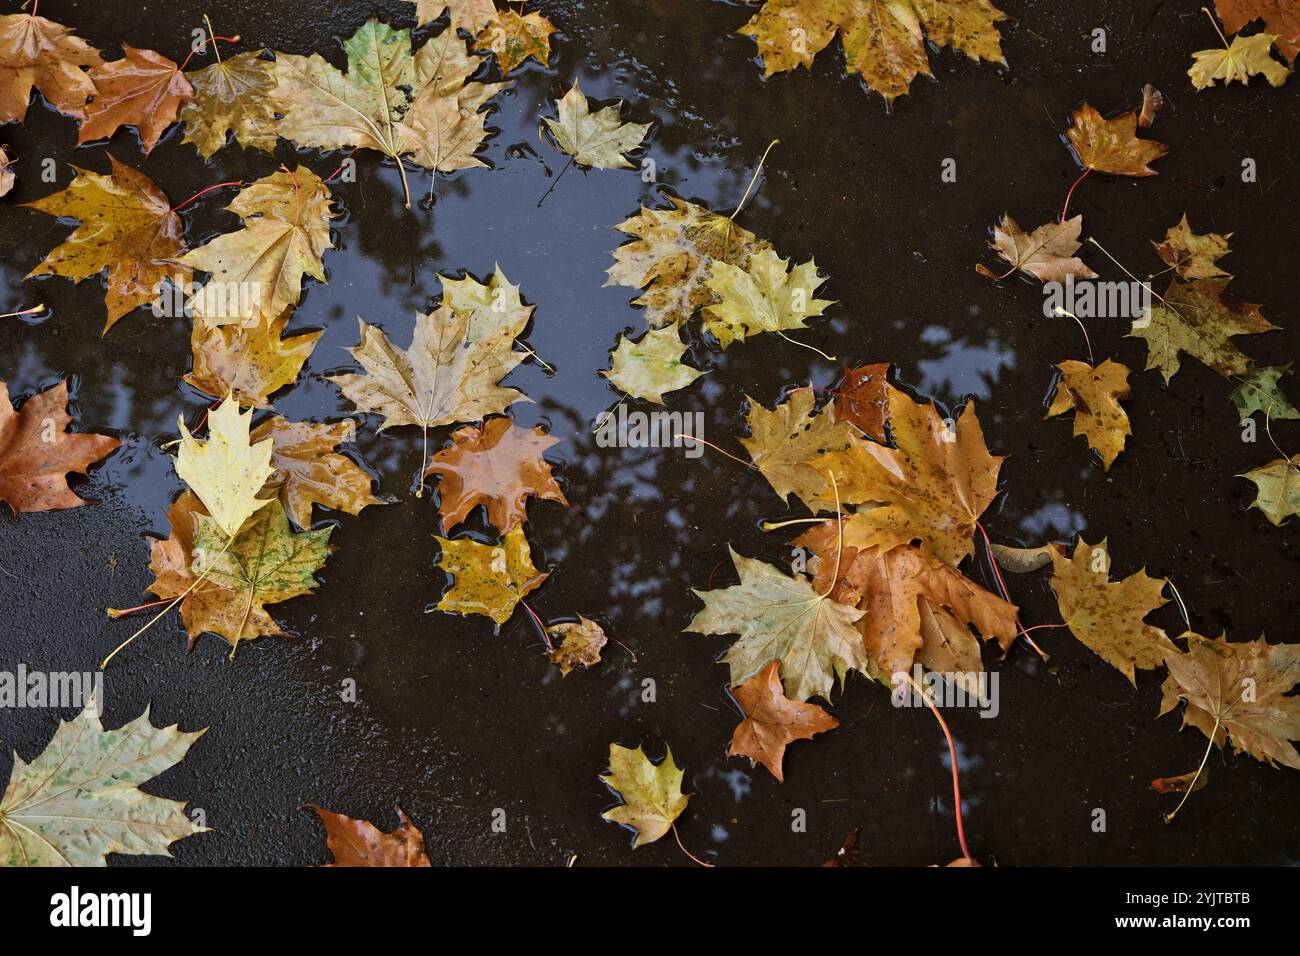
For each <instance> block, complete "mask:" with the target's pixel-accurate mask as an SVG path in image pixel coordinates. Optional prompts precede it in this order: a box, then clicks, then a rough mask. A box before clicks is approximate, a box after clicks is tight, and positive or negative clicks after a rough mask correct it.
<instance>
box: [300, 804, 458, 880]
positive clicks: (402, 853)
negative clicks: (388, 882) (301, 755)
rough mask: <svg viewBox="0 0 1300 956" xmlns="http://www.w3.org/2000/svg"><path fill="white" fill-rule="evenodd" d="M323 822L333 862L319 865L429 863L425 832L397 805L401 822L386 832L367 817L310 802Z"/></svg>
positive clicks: (426, 864) (407, 864) (421, 864)
mask: <svg viewBox="0 0 1300 956" xmlns="http://www.w3.org/2000/svg"><path fill="white" fill-rule="evenodd" d="M309 806H310V807H311V809H313V810H315V811H316V813H317V815H319V816H320V818H321V822H322V823H324V824H325V845H326V846H327V847H328V848H329V851H330V852H331V853H333V854H334V862H333V863H323V864H321V865H322V866H349V867H351V866H431V865H432V864H430V863H429V857H428V855H427V854H426V853H425V852H424V834H423V833H421V832H420V831H419V830H418V829H417V828H416V826H415V824H414V823H412V822H411V818H410V817H408V816H407V815H406V814H405V813H403V812H402V808H401V807H398V808H397V817H398V819H400V820H401V821H402V822H401V825H400V826H399V827H398V828H397V829H396V830H393V831H392V832H390V833H385V832H384V831H382V830H380V829H379V828H378V827H377V826H375V825H374V824H373V823H371V822H370V821H368V820H355V819H353V818H352V817H347V816H344V815H343V814H341V813H334V812H333V811H330V810H326V809H325V808H324V807H318V806H314V805H311V804H309Z"/></svg>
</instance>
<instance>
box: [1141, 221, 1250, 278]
mask: <svg viewBox="0 0 1300 956" xmlns="http://www.w3.org/2000/svg"><path fill="white" fill-rule="evenodd" d="M1231 238H1232V233H1228V234H1227V235H1220V234H1219V233H1217V232H1207V233H1196V232H1192V227H1191V226H1190V225H1188V222H1187V213H1183V218H1182V219H1180V220H1178V225H1176V226H1172V227H1170V229H1169V230H1168V231H1167V232H1166V233H1165V238H1164V239H1163V240H1162V241H1160V242H1154V241H1153V242H1152V243H1151V244H1152V245H1153V246H1155V247H1156V254H1157V255H1158V256H1160V258H1161V259H1162V260H1163V261H1164V263H1165V264H1166V265H1169V266H1172V267H1173V269H1174V271H1175V272H1177V273H1178V274H1179V275H1180V276H1182V277H1183V278H1184V279H1218V278H1221V277H1224V278H1230V273H1227V272H1224V271H1223V269H1221V268H1220V267H1219V262H1218V260H1219V259H1221V258H1223V257H1224V256H1226V255H1227V254H1228V253H1229V251H1231V250H1229V248H1228V240H1229V239H1231Z"/></svg>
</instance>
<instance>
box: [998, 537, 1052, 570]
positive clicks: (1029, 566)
mask: <svg viewBox="0 0 1300 956" xmlns="http://www.w3.org/2000/svg"><path fill="white" fill-rule="evenodd" d="M1059 549H1060V546H1059V545H1054V544H1044V545H1042V546H1040V547H1037V548H1014V547H1011V546H1010V545H1005V544H994V545H993V556H994V557H995V558H996V559H997V562H998V566H999V567H1000V568H1002V570H1003V571H1010V572H1011V573H1012V574H1028V573H1029V572H1030V571H1037V570H1038V569H1039V568H1041V567H1045V566H1046V565H1049V564H1051V563H1052V556H1053V555H1054V554H1056V553H1057V552H1058V551H1059Z"/></svg>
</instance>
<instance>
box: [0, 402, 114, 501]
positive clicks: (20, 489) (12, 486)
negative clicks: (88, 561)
mask: <svg viewBox="0 0 1300 956" xmlns="http://www.w3.org/2000/svg"><path fill="white" fill-rule="evenodd" d="M71 422H72V416H71V415H69V414H68V381H67V379H64V380H63V381H61V382H59V384H58V385H55V386H53V387H52V388H48V389H46V390H45V391H43V392H37V393H36V394H35V395H33V396H32V397H31V398H29V399H27V401H25V402H23V404H22V407H21V408H19V409H18V411H14V407H13V405H12V404H11V403H10V401H9V387H8V386H7V385H6V384H5V383H4V382H2V381H0V501H3V502H5V503H6V504H8V505H9V507H10V508H12V509H13V510H14V512H15V513H17V512H20V511H52V510H54V509H57V508H76V507H78V506H80V505H84V504H86V502H85V501H84V500H83V499H82V498H79V497H78V496H77V495H76V494H75V493H74V492H73V490H72V489H71V488H69V487H68V478H67V476H68V474H69V473H73V472H75V473H76V474H79V475H84V474H86V471H87V469H88V468H89V467H90V466H91V465H92V464H94V463H95V462H97V461H99V460H100V459H101V458H103V457H105V456H106V455H108V454H109V453H110V452H112V451H113V450H114V449H115V448H117V446H118V445H120V444H121V442H119V441H118V440H117V439H116V438H110V437H109V436H108V435H90V434H83V433H75V432H70V431H68V430H67V429H68V425H69V424H71Z"/></svg>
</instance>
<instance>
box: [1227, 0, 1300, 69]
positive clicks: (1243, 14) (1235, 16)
mask: <svg viewBox="0 0 1300 956" xmlns="http://www.w3.org/2000/svg"><path fill="white" fill-rule="evenodd" d="M1214 12H1215V13H1217V14H1218V15H1219V19H1220V20H1222V21H1223V29H1224V30H1226V31H1227V32H1228V33H1236V32H1238V31H1239V30H1240V29H1241V28H1242V27H1244V26H1245V25H1246V24H1248V23H1250V21H1251V20H1256V19H1258V20H1263V21H1264V29H1265V30H1267V31H1268V32H1269V33H1276V34H1277V37H1278V38H1277V48H1278V49H1279V50H1281V51H1282V55H1283V56H1285V57H1286V58H1287V61H1288V62H1290V63H1294V62H1295V58H1296V55H1297V54H1300V8H1297V7H1296V6H1295V4H1293V3H1291V2H1290V0H1214Z"/></svg>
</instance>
